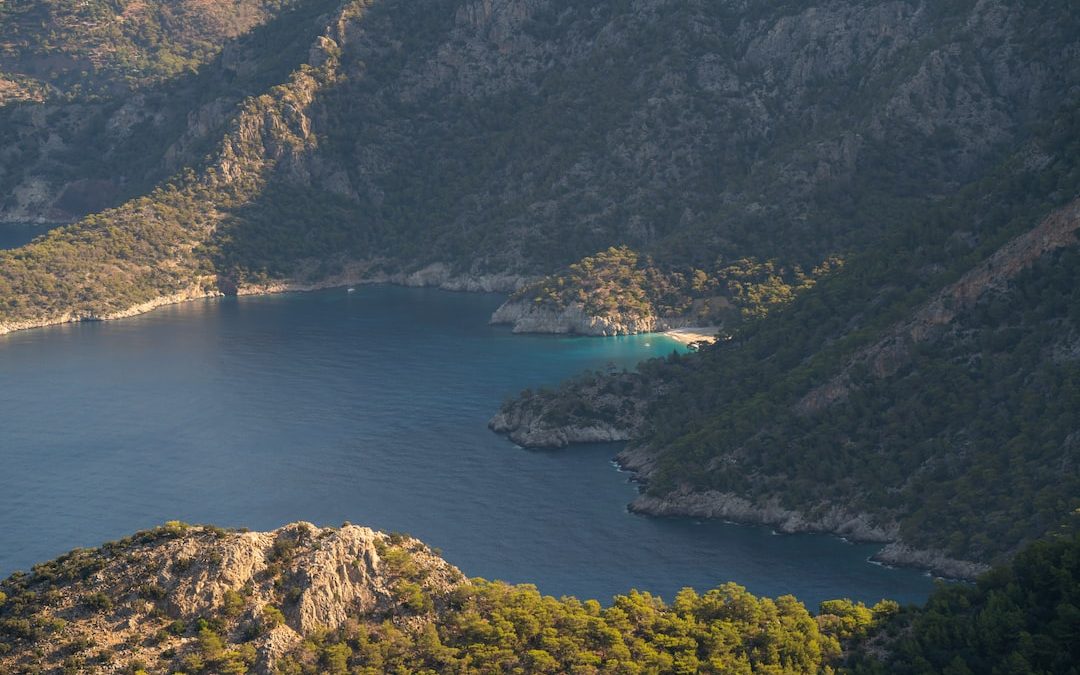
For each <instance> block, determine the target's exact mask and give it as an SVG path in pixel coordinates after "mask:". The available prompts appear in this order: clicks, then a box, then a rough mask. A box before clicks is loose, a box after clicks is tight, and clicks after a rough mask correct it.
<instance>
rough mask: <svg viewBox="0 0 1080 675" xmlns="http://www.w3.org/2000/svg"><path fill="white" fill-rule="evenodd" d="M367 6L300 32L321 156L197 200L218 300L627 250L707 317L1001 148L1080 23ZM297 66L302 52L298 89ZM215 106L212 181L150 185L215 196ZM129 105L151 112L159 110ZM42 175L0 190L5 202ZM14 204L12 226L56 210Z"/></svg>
mask: <svg viewBox="0 0 1080 675" xmlns="http://www.w3.org/2000/svg"><path fill="white" fill-rule="evenodd" d="M364 4H365V3H359V4H355V5H353V4H352V3H347V4H346V5H343V6H342V7H343V8H344V7H348V6H354V8H355V10H356V11H354V12H353V13H352V14H351V15H349V16H345V15H344V14H342V13H341V12H342V11H344V10H343V9H342V10H339V9H337V8H333V9H326V10H325V13H327V16H326V17H325V18H324V19H323V20H322V22H321V24H320V25H321V26H322V28H327V27H328V28H329V29H330V30H329V31H324V30H322V29H320V32H322V33H324V34H325V35H326V36H327V37H329V38H330V39H332V40H333V41H334V43H335V45H336V51H335V52H334V58H335V59H336V60H337V63H338V65H337V66H336V68H337V75H338V77H336V78H335V80H334V82H333V83H332V84H331V83H327V84H326V86H322V87H320V88H319V90H318V91H317V92H316V93H315V94H314V95H313V99H312V101H311V104H310V106H309V109H308V110H307V111H306V112H305V116H306V117H307V119H308V120H309V126H310V128H309V129H308V133H309V134H310V136H311V138H312V139H317V143H313V144H312V147H311V148H310V151H308V152H305V153H303V156H302V158H300V156H299V155H298V158H297V160H296V161H293V162H290V163H289V164H288V167H287V168H283V169H282V170H280V171H275V172H273V173H272V175H270V176H266V177H263V176H246V177H241V176H239V175H237V176H234V178H236V179H237V180H240V181H242V182H245V183H248V184H252V185H255V184H257V185H258V187H257V188H255V189H253V190H250V191H248V192H245V193H244V194H243V195H228V194H221V195H219V194H216V193H214V192H213V191H214V190H217V188H213V190H212V191H211V192H210V193H207V194H206V195H205V198H206V200H207V201H214V202H223V203H225V202H227V203H229V205H230V206H229V213H228V217H227V218H224V219H222V220H220V222H219V223H218V225H216V226H215V227H213V228H208V229H205V230H204V231H203V233H202V234H200V235H199V237H198V239H199V243H200V246H198V247H197V248H196V249H194V250H195V251H196V253H195V255H196V257H197V259H198V265H197V266H198V268H199V269H200V270H206V271H208V275H207V276H214V277H217V278H221V279H223V280H224V281H225V283H224V284H222V285H221V286H219V288H218V289H217V291H213V292H233V290H234V289H235V288H240V289H247V290H258V289H265V288H280V287H282V286H288V285H290V284H292V285H310V284H319V283H333V282H335V281H337V282H341V281H342V280H349V281H357V280H360V279H363V278H369V279H370V278H375V279H385V278H390V277H392V278H401V279H404V278H405V277H406V276H408V275H409V274H412V273H415V272H420V274H419V275H418V276H416V277H415V280H416V281H417V282H433V283H452V284H455V285H459V286H473V287H501V288H513V287H515V286H517V285H519V284H520V283H521V282H522V280H523V279H524V278H527V277H533V276H536V275H538V274H545V273H551V272H553V271H556V269H557V268H558V267H559V266H560V265H565V264H569V263H572V262H574V261H575V260H579V259H581V258H582V257H583V256H587V255H591V254H594V253H595V252H596V251H600V250H604V249H605V248H607V247H609V246H612V245H627V246H630V247H633V248H634V249H635V250H638V252H639V253H640V254H641V255H643V256H647V257H648V258H649V259H650V260H653V261H654V263H655V267H656V269H657V273H658V275H659V276H658V277H657V278H663V279H666V280H667V281H668V282H669V283H670V284H671V285H672V293H673V294H674V296H675V297H676V299H678V302H674V304H673V305H672V306H673V307H676V306H677V307H679V308H685V307H694V302H695V301H698V300H701V301H702V302H705V301H708V300H710V299H711V300H712V301H714V302H715V303H716V304H718V305H719V306H723V305H724V303H725V302H729V301H730V300H731V298H730V297H728V296H729V295H730V293H729V292H728V291H727V290H724V291H722V292H721V293H719V295H714V296H708V295H706V296H702V295H701V294H699V293H698V292H697V291H695V290H694V287H693V281H694V279H695V278H696V270H701V271H704V272H705V273H706V276H709V275H713V277H712V278H711V280H710V281H709V283H708V284H705V286H703V287H702V288H705V287H709V288H712V287H713V286H715V285H716V284H717V283H719V282H720V281H721V276H719V275H721V274H722V272H723V271H724V270H727V269H729V268H730V267H731V266H732V265H733V264H734V265H742V264H744V262H745V265H748V266H749V267H750V268H754V267H755V266H758V265H775V268H776V269H783V270H788V271H789V273H790V274H791V275H792V278H794V276H796V275H795V274H794V271H795V270H796V269H797V268H800V269H802V270H805V271H806V272H807V274H809V271H810V270H812V269H813V268H815V267H816V266H818V265H819V264H820V263H821V262H822V261H824V260H826V259H828V258H829V256H831V255H833V254H836V253H842V254H844V255H847V254H848V253H849V252H853V251H860V250H865V249H866V248H867V247H869V246H872V245H874V243H875V242H876V241H877V240H878V239H879V238H880V237H881V236H882V234H883V233H885V232H888V231H890V230H892V229H893V228H895V227H897V226H898V225H899V224H901V223H902V222H903V221H904V220H905V218H904V214H905V213H906V212H907V211H909V210H918V209H922V208H926V207H927V206H928V205H931V204H933V203H934V202H935V201H936V200H938V199H940V198H941V196H942V195H948V194H950V193H951V192H952V191H954V190H955V189H956V188H958V187H959V186H962V185H964V184H967V183H969V182H971V181H974V180H977V179H978V178H980V177H981V176H983V175H984V174H985V173H986V172H987V171H988V170H989V169H990V168H991V167H992V166H995V165H996V164H997V163H998V162H999V161H1000V160H1001V159H1002V158H1003V157H1005V156H1007V155H1008V154H1009V153H1011V152H1014V151H1015V150H1016V148H1017V147H1019V146H1021V145H1022V144H1023V143H1024V142H1025V140H1026V139H1027V138H1028V137H1029V136H1030V134H1031V133H1032V130H1033V128H1034V126H1035V125H1037V123H1038V122H1039V121H1040V120H1041V119H1045V118H1047V116H1048V115H1049V114H1050V112H1051V111H1052V110H1053V109H1054V108H1055V106H1057V105H1058V104H1059V103H1060V101H1061V100H1063V98H1065V97H1067V96H1068V93H1069V92H1070V91H1071V90H1072V89H1073V88H1075V86H1076V83H1077V82H1078V81H1080V75H1078V73H1080V67H1078V62H1077V57H1076V54H1077V53H1080V50H1077V48H1076V46H1077V45H1076V43H1077V38H1076V35H1078V34H1080V30H1076V29H1077V27H1078V22H1080V18H1078V17H1077V16H1076V15H1075V12H1073V11H1071V7H1070V5H1069V3H1065V2H1050V1H1047V2H1031V3H1021V4H1019V5H1017V4H1014V3H1008V4H1006V3H1000V2H992V1H989V0H988V1H985V2H979V3H971V2H959V1H956V2H949V3H932V4H923V3H903V2H892V3H885V2H876V3H869V4H867V3H855V2H830V3H824V4H822V5H820V6H809V7H804V6H802V5H777V4H776V3H765V2H742V3H734V2H733V3H727V4H719V5H716V4H708V3H697V2H678V3H668V2H660V1H659V0H657V1H655V2H647V3H638V4H636V5H633V6H631V5H626V4H623V3H615V2H612V3H601V4H600V5H596V6H592V7H589V8H583V7H580V6H578V5H575V4H573V3H563V2H559V1H557V0H549V1H544V2H540V1H537V2H526V1H524V0H504V1H501V2H495V3H478V2H466V1H464V0H439V1H437V2H432V3H429V4H428V5H425V6H424V7H422V8H421V7H419V6H416V5H413V4H410V3H406V2H401V1H399V0H382V1H380V2H373V3H370V6H364V7H363V11H359V10H360V9H361V5H364ZM318 5H319V3H318V2H316V1H315V0H309V2H304V3H299V4H298V6H297V9H296V11H305V10H310V9H311V8H313V7H316V6H318ZM335 13H336V15H335ZM272 23H273V22H271V24H272ZM271 24H267V25H268V26H269V25H271ZM255 32H256V33H257V32H258V31H255ZM253 34H254V33H253ZM309 44H310V41H309ZM642 45H644V46H645V48H642ZM264 49H265V46H264ZM223 55H224V56H227V52H223ZM224 56H223V57H222V58H224ZM318 65H319V64H317V63H311V62H310V60H309V59H308V58H307V57H306V56H302V57H300V60H299V61H296V62H294V63H293V65H292V66H291V68H292V69H293V70H295V71H297V72H300V71H303V70H304V69H305V68H306V67H307V66H318ZM215 67H216V66H215V64H214V63H210V64H208V65H207V66H204V67H203V69H202V70H200V74H202V73H203V72H204V71H206V72H212V71H213V69H214V68H215ZM207 69H209V70H207ZM286 80H287V77H286V76H284V75H283V76H282V78H281V79H280V80H279V81H281V82H284V81H286ZM210 85H211V86H210V91H217V90H219V89H220V88H225V89H227V85H226V83H225V82H224V81H213V80H212V81H211V82H210ZM271 95H272V94H271ZM118 100H119V99H118ZM214 100H220V101H222V103H221V104H220V105H218V106H217V107H213V105H211V106H210V107H209V108H207V107H206V106H201V107H195V108H191V109H190V110H191V112H190V113H189V114H188V118H189V121H190V120H192V119H199V118H198V117H195V118H193V117H192V115H197V116H201V115H204V114H205V115H207V119H210V120H212V121H213V123H212V124H209V125H203V124H198V123H196V124H195V127H196V128H199V129H201V130H202V132H201V134H200V136H199V138H200V139H201V140H200V141H199V143H198V144H197V146H198V147H199V148H201V149H202V151H203V152H209V153H210V159H209V160H204V159H203V158H202V157H203V156H202V155H199V154H197V153H196V152H195V150H194V148H189V147H187V146H185V145H184V144H181V147H182V149H184V150H185V151H186V152H184V153H182V154H180V155H179V156H178V155H176V154H175V153H173V154H170V148H172V147H174V146H171V145H170V144H169V143H168V142H162V141H158V142H157V143H156V144H151V146H150V149H151V152H149V153H148V154H147V156H146V157H145V158H142V161H144V162H146V163H147V164H149V165H151V166H152V167H157V169H156V171H157V173H154V172H151V173H150V175H151V176H153V175H157V176H164V175H168V174H163V173H160V172H161V171H162V170H168V169H170V168H171V169H173V170H175V171H177V172H179V171H180V170H181V169H182V168H183V167H189V168H191V169H193V170H194V172H195V175H196V180H198V181H201V182H202V183H203V184H208V183H212V182H213V181H212V179H211V178H210V177H209V171H211V170H212V168H213V167H214V165H215V160H214V156H215V155H216V153H218V152H220V151H221V149H222V147H223V146H224V145H226V144H227V143H228V142H229V141H228V139H227V138H225V136H224V135H221V136H217V137H215V134H216V133H221V134H227V133H228V131H227V129H228V124H229V122H228V121H227V120H228V119H229V118H230V117H231V116H233V115H241V114H243V113H242V108H237V109H229V108H228V103H227V101H228V96H227V95H224V96H223V97H222V96H217V97H215V99H214ZM130 102H131V105H132V106H133V108H134V109H133V112H137V113H138V114H139V115H146V116H153V114H154V110H155V106H161V105H163V104H162V102H160V101H156V100H152V99H149V98H148V99H145V100H143V99H139V100H135V99H132V100H131V101H130ZM35 109H36V108H35V107H34V106H33V105H30V104H26V105H24V106H19V110H20V111H23V110H29V111H33V110H35ZM20 114H30V113H22V112H21V113H20ZM102 119H112V118H108V117H105V118H102ZM189 126H190V125H189ZM0 128H3V127H2V126H0ZM48 129H49V122H48V121H46V122H45V123H44V125H43V126H42V131H41V132H40V134H39V136H40V137H41V138H50V137H51V136H50V135H49V133H48V131H47V130H48ZM215 130H223V131H215ZM140 137H141V136H140V135H139V134H136V135H135V136H134V137H133V138H135V139H138V138H140ZM166 138H168V137H166ZM22 140H26V139H22ZM263 141H265V143H266V144H267V146H268V147H267V148H265V149H264V150H262V151H259V150H257V149H255V148H253V150H254V151H256V152H263V153H268V154H272V153H273V152H274V149H273V146H275V145H279V144H280V142H281V141H282V139H278V138H275V137H274V135H273V133H272V132H271V133H270V134H268V135H265V136H264V137H263ZM18 142H19V139H13V140H11V141H10V142H7V143H6V144H0V152H9V153H11V152H14V150H13V149H12V148H14V147H16V146H18ZM38 142H39V144H40V142H41V141H40V140H39V141H38ZM132 142H134V141H132ZM160 152H164V153H165V155H164V157H163V159H164V161H158V159H155V153H160ZM48 156H49V157H52V155H48ZM155 162H156V163H155ZM61 164H62V162H61ZM122 165H123V161H118V163H117V164H115V165H114V166H116V167H120V166H122ZM41 170H44V167H43V166H41V165H39V166H37V167H36V168H33V169H31V170H30V173H25V172H24V173H20V174H19V176H18V180H13V183H12V184H13V185H17V186H23V187H21V188H18V189H21V190H22V191H23V193H25V192H26V190H28V189H30V188H29V187H26V186H32V185H35V183H34V180H36V179H37V178H39V176H35V175H34V172H37V171H41ZM61 171H66V169H61ZM264 178H265V182H261V181H263V179H264ZM253 181H254V182H253ZM13 194H20V193H19V192H18V190H15V191H14V192H13ZM76 196H77V195H76ZM149 198H150V199H151V200H154V199H157V198H158V196H157V195H151V196H150V197H149ZM16 201H18V202H19V203H18V204H17V205H16V206H15V207H12V208H15V210H14V211H12V212H11V213H12V214H14V213H16V212H17V213H18V214H19V217H20V218H24V219H25V218H27V217H30V218H33V217H34V216H35V214H34V213H33V212H32V211H33V208H34V204H38V205H47V204H55V203H56V200H55V199H53V200H49V199H41V200H37V201H35V200H34V199H28V198H23V199H21V200H16ZM74 201H75V202H78V199H75V200H74ZM16 207H17V208H16ZM78 211H79V209H72V210H71V212H72V213H78ZM124 212H125V211H124V209H123V208H122V209H120V210H119V211H116V212H110V213H108V214H103V215H101V216H100V217H99V218H98V219H96V220H90V221H86V222H84V223H81V224H79V225H77V227H78V228H79V229H80V230H81V231H85V232H87V233H88V235H89V236H90V238H93V237H94V235H93V234H90V233H92V232H93V231H94V229H95V228H97V227H100V224H101V223H102V222H106V221H107V222H109V223H110V225H111V226H113V227H117V228H120V229H125V230H126V229H130V227H131V225H130V223H128V222H127V221H125V220H124V218H123V217H122V216H121V215H119V214H123V213H124ZM37 215H38V216H41V215H42V214H40V213H39V214H37ZM102 218H104V220H102ZM187 227H188V224H187V223H179V222H172V223H170V224H169V229H170V230H176V231H181V230H185V228H187ZM182 238H183V237H182V236H178V240H177V241H174V242H171V243H170V244H175V245H178V246H179V245H181V242H180V241H179V239H182ZM184 245H185V246H186V244H184ZM84 253H86V252H85V251H82V250H81V249H79V247H78V246H76V247H75V249H74V250H71V251H69V252H68V253H66V254H65V256H66V259H65V261H63V262H64V265H62V266H68V265H70V266H72V268H73V269H78V266H79V265H80V264H82V263H79V262H78V261H79V260H85V259H87V258H88V257H89V256H86V255H84ZM100 253H101V251H100V250H98V251H96V252H95V256H94V257H95V258H96V257H97V254H100ZM110 255H112V254H110ZM744 259H745V260H744ZM740 261H744V262H740ZM105 262H108V263H109V264H117V265H119V266H123V265H124V262H123V261H122V260H117V259H114V258H110V259H108V260H107V261H105ZM144 262H147V261H144ZM184 274H186V275H187V276H188V278H187V282H188V285H189V286H190V285H199V284H201V281H200V279H199V278H197V277H199V276H200V275H199V274H197V273H192V272H190V268H189V271H187V272H184ZM394 275H399V276H396V277H395V276H394ZM95 276H96V275H95V274H90V275H88V278H89V279H91V280H93V279H94V278H95ZM70 278H71V279H74V278H75V276H74V275H73V276H71V277H70ZM778 278H783V275H780V277H778ZM790 282H791V279H785V283H790ZM8 283H9V285H11V287H13V288H15V287H22V288H26V289H27V292H26V294H25V295H21V296H18V297H8V298H6V299H7V300H8V302H7V305H8V306H9V307H10V306H12V304H13V301H14V302H16V303H17V304H18V306H19V308H20V309H19V310H18V311H17V312H16V313H14V314H12V313H7V312H6V311H5V310H3V309H2V308H0V312H5V314H4V315H2V316H0V322H3V323H5V324H7V325H9V326H12V325H34V322H35V320H36V321H37V323H41V322H49V321H55V320H61V319H63V318H65V317H67V318H74V317H79V316H87V315H93V316H111V315H113V314H116V313H117V312H119V313H125V312H129V311H136V310H137V309H138V308H139V307H140V306H142V305H143V303H144V302H150V301H151V298H148V297H146V296H148V295H150V294H152V293H156V294H157V296H158V297H157V298H156V299H153V301H154V302H160V301H163V300H164V299H167V298H170V297H175V296H176V294H177V293H178V286H180V285H181V284H179V283H174V282H173V281H169V282H167V283H160V284H156V283H155V284H151V285H145V286H144V288H143V290H142V291H140V292H139V293H125V292H123V291H122V289H119V288H116V287H109V288H103V287H99V286H95V285H93V281H91V282H89V283H88V282H79V283H78V284H76V286H75V287H72V288H70V289H67V291H65V293H64V295H65V296H67V297H68V298H74V297H86V298H94V300H93V301H91V302H90V303H89V304H87V303H83V304H81V305H79V306H78V307H76V306H68V307H64V308H55V307H53V306H52V303H51V302H50V301H49V300H48V299H47V298H45V297H43V296H42V293H41V292H40V291H37V292H35V291H33V290H32V288H33V287H34V286H35V285H31V284H23V283H22V282H21V281H19V280H18V279H14V278H9V279H8ZM720 285H722V286H726V285H725V284H720ZM205 292H208V293H209V292H212V291H209V290H207V291H205ZM710 292H711V291H710ZM136 299H139V300H140V302H135V300H136ZM69 302H70V300H69ZM650 302H652V303H653V305H656V302H660V301H656V302H654V301H651V300H650ZM664 302H666V300H665V301H664ZM687 302H689V304H687ZM151 304H153V302H151ZM661 304H662V303H661ZM616 309H617V308H616ZM657 310H658V307H656V306H654V307H652V308H647V311H650V312H652V313H653V314H657V313H658V312H657ZM680 311H682V310H680ZM35 312H36V316H35ZM618 318H619V317H616V319H618Z"/></svg>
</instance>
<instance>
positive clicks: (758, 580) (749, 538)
mask: <svg viewBox="0 0 1080 675" xmlns="http://www.w3.org/2000/svg"><path fill="white" fill-rule="evenodd" d="M500 300H501V298H500V297H499V296H497V295H490V294H464V293H450V292H444V291H438V290H431V289H407V288H398V287H388V286H369V287H361V288H359V289H358V290H357V291H356V292H355V293H347V292H346V291H344V290H340V289H338V290H330V291H323V292H318V293H310V294H287V295H279V296H270V297H257V298H240V299H237V298H231V299H224V300H207V301H200V302H193V303H187V304H183V305H177V306H173V307H167V308H164V309H161V310H158V311H156V312H153V313H150V314H147V315H143V316H140V317H136V318H133V319H127V320H122V321H114V322H107V323H87V324H77V325H69V326H60V327H53V328H45V329H40V330H34V331H27V332H20V333H15V334H12V335H8V336H4V337H0V576H6V575H7V574H9V573H11V572H13V571H15V570H17V569H26V568H28V567H29V566H30V565H32V564H33V563H35V562H38V561H43V560H46V559H50V558H52V557H54V556H56V555H57V554H60V553H62V552H64V551H67V550H69V549H71V548H73V547H76V546H93V545H97V544H99V543H101V542H103V541H106V540H110V539H116V538H119V537H122V536H124V535H126V534H129V533H130V532H132V531H134V530H136V529H141V528H147V527H152V526H154V525H156V524H159V523H162V522H164V521H166V520H171V519H181V520H185V521H189V522H200V523H201V522H207V523H216V524H219V525H224V526H238V527H240V526H242V527H249V528H252V529H269V528H275V527H278V526H280V525H282V524H284V523H287V522H291V521H295V520H308V521H312V522H315V523H317V524H320V525H338V524H340V523H342V522H343V521H346V520H347V521H351V522H353V523H357V524H365V525H370V526H372V527H375V528H379V529H384V530H397V531H403V532H408V533H410V534H413V535H415V536H418V537H420V538H422V539H423V540H425V541H426V542H428V543H429V544H430V545H432V546H435V547H439V548H441V549H442V551H443V554H444V555H445V557H446V558H447V559H449V560H450V561H451V562H453V563H455V564H457V565H458V566H460V567H461V568H462V570H463V571H465V573H466V574H468V575H470V576H482V577H487V578H498V579H504V580H507V581H510V582H533V583H535V584H536V585H537V586H539V588H540V590H541V591H542V592H544V593H547V594H551V595H556V596H558V595H563V594H573V595H577V596H579V597H595V598H598V599H601V600H602V601H605V602H606V601H608V600H609V599H610V597H611V596H612V595H614V594H616V593H619V592H625V591H627V590H629V589H630V588H639V589H647V590H650V591H653V592H656V593H659V594H661V595H663V596H664V597H665V598H668V599H670V598H671V597H672V596H673V595H674V593H675V592H676V591H677V590H678V589H679V588H681V587H683V586H694V587H696V588H698V589H699V590H702V589H707V588H710V587H712V586H714V585H716V584H719V583H722V582H725V581H729V580H734V581H737V582H738V583H740V584H743V585H745V586H747V587H748V588H749V589H750V590H751V592H754V593H756V594H762V595H770V596H774V595H778V594H784V593H793V594H795V595H797V596H798V597H799V598H801V599H802V600H804V601H805V602H807V603H808V605H809V606H811V608H815V607H816V603H817V602H819V601H820V600H822V599H826V598H832V597H842V596H848V597H853V598H856V599H860V600H864V601H868V602H873V601H876V600H878V599H880V598H882V597H890V598H895V599H898V600H900V601H905V602H908V601H910V602H914V601H921V600H922V599H924V598H925V597H926V595H927V593H928V592H929V590H930V589H931V588H932V582H931V580H930V579H929V578H928V577H926V576H924V575H922V574H920V573H918V572H916V571H912V570H894V569H888V568H884V567H881V566H877V565H873V564H870V563H868V562H867V558H868V557H869V556H870V555H871V554H872V553H873V552H874V550H875V548H874V547H873V546H865V545H853V544H848V543H845V542H843V541H841V540H839V539H836V538H833V537H828V536H814V535H796V536H780V535H774V534H772V533H771V532H770V531H769V530H768V529H767V528H758V527H744V526H736V525H729V524H724V523H720V522H699V521H695V520H689V519H650V518H645V517H640V516H635V515H631V514H629V513H627V511H626V509H625V506H626V504H627V503H628V502H629V501H630V500H632V499H633V497H634V494H635V490H636V488H635V486H634V485H632V484H631V483H629V482H628V476H627V475H626V474H623V473H620V472H619V471H617V470H616V468H615V467H614V466H613V465H612V464H611V462H610V459H611V457H612V456H613V455H614V454H615V453H616V452H617V450H618V448H617V447H615V446H611V445H608V446H586V447H570V448H567V449H565V450H560V451H555V452H531V451H526V450H522V449H521V448H518V447H516V446H515V445H514V444H513V443H511V442H510V441H508V440H506V439H505V438H502V437H500V436H497V435H495V434H493V433H491V432H490V431H488V429H487V427H486V423H487V420H488V418H489V417H490V416H491V414H492V413H493V412H494V411H495V410H496V408H497V407H498V405H499V403H500V401H502V400H503V399H504V398H505V397H506V396H508V395H511V394H513V393H515V392H517V391H519V390H521V389H522V388H524V387H535V386H537V385H544V384H548V385H550V384H554V383H556V382H558V381H559V380H560V379H562V378H564V377H567V376H569V375H572V374H574V373H577V372H579V371H581V370H582V369H585V368H603V367H605V366H606V364H608V363H615V364H617V365H618V366H632V365H633V364H634V363H636V362H638V361H639V360H641V359H645V358H649V357H654V356H659V355H662V354H666V353H669V352H670V351H671V350H672V349H675V348H677V345H676V344H675V343H674V342H672V341H670V340H668V339H667V338H664V337H661V336H656V335H652V336H636V337H623V338H603V339H601V338H581V337H555V336H520V335H512V334H511V333H510V331H509V330H508V329H507V328H504V327H492V326H489V325H488V324H487V318H488V316H489V315H490V313H491V312H492V310H494V309H495V308H496V307H497V306H498V304H499V302H500Z"/></svg>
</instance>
